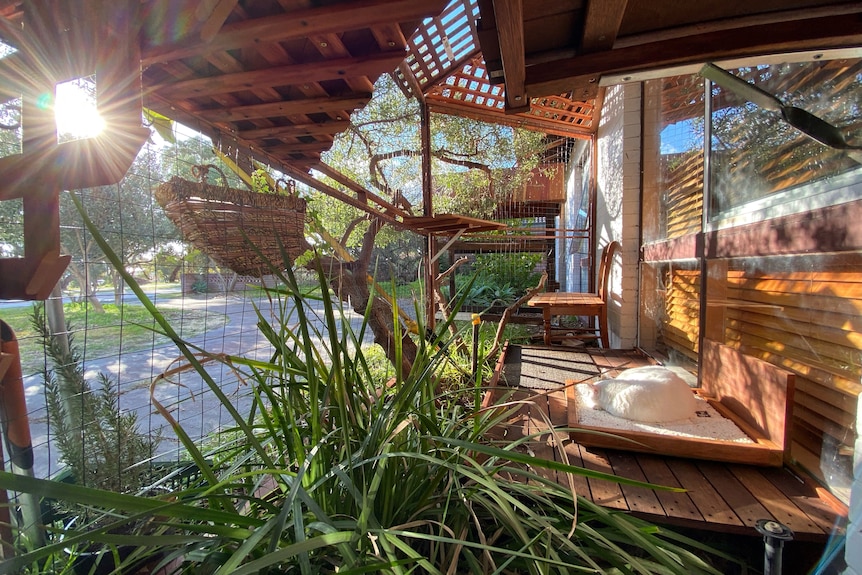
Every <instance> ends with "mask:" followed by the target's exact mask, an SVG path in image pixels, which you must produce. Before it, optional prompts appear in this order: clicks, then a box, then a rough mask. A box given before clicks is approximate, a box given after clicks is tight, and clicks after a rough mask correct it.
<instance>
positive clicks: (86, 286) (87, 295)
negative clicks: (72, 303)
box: [68, 261, 105, 313]
mask: <svg viewBox="0 0 862 575" xmlns="http://www.w3.org/2000/svg"><path fill="white" fill-rule="evenodd" d="M68 269H69V273H71V274H72V275H73V276H74V277H75V281H77V282H78V286H79V287H80V293H81V301H84V300H88V301H89V302H90V305H92V306H93V311H94V312H96V313H105V308H104V307H102V302H100V301H99V298H98V297H96V293H95V291H94V290H93V289H92V287H91V286H90V282H88V281H87V274H86V273H84V272H83V271H82V270H81V268H80V266H78V264H76V263H75V262H74V261H71V262H69V268H68Z"/></svg>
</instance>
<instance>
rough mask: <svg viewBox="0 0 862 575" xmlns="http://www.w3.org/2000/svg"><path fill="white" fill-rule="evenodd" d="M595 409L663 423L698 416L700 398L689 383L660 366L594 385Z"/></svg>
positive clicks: (620, 415) (626, 373) (633, 418)
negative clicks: (696, 397) (695, 395)
mask: <svg viewBox="0 0 862 575" xmlns="http://www.w3.org/2000/svg"><path fill="white" fill-rule="evenodd" d="M592 387H593V389H592V392H593V393H592V395H593V397H592V399H593V403H594V405H595V407H596V408H598V409H604V410H605V411H607V412H609V413H611V414H613V415H616V416H617V417H622V418H624V419H630V420H633V421H642V422H646V423H663V422H666V421H674V420H678V419H687V418H691V417H695V416H696V415H697V414H696V411H697V399H695V397H694V393H692V390H691V388H690V387H689V386H688V384H686V382H685V381H684V380H683V379H682V378H681V377H680V376H679V375H678V374H676V373H675V372H673V371H672V370H670V369H668V368H666V367H661V366H657V365H656V366H647V367H636V368H632V369H627V370H625V371H623V372H622V373H621V374H620V375H618V376H617V377H616V378H615V379H605V380H602V381H597V382H596V383H593V384H592Z"/></svg>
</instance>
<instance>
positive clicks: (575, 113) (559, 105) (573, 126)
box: [426, 54, 594, 134]
mask: <svg viewBox="0 0 862 575" xmlns="http://www.w3.org/2000/svg"><path fill="white" fill-rule="evenodd" d="M426 98H427V99H428V100H429V101H431V102H434V103H435V104H449V105H456V106H459V107H462V108H472V109H474V110H482V111H484V112H493V113H494V114H495V115H497V116H498V121H500V122H501V123H510V124H517V125H520V126H522V127H524V128H528V129H529V128H531V127H532V129H547V130H548V133H552V132H553V133H557V134H565V133H566V132H571V131H577V132H580V133H586V132H590V131H592V128H593V114H594V103H593V102H580V101H574V100H570V99H569V98H568V97H566V95H564V94H563V95H559V96H545V97H542V98H533V99H532V100H531V102H530V110H529V111H528V112H522V113H520V114H505V106H506V91H505V86H504V85H503V84H491V82H490V79H489V76H488V71H487V69H486V67H485V63H484V61H483V59H482V55H481V54H480V55H478V56H474V57H473V58H471V59H470V61H469V62H467V63H466V64H464V66H462V67H461V69H460V70H457V71H453V72H450V74H449V76H447V78H446V79H445V80H444V81H443V82H442V83H440V84H438V85H436V86H434V87H432V88H431V89H430V90H428V92H427V93H426ZM485 119H487V120H489V121H494V119H493V118H491V117H486V118H485ZM537 122H541V125H537V124H536V123H537Z"/></svg>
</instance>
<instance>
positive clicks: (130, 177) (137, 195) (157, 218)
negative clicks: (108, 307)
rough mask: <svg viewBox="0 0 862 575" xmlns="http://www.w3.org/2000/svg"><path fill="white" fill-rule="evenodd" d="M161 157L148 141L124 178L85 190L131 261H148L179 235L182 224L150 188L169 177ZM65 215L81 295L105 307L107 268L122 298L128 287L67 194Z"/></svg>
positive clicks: (97, 217) (64, 241) (65, 238)
mask: <svg viewBox="0 0 862 575" xmlns="http://www.w3.org/2000/svg"><path fill="white" fill-rule="evenodd" d="M158 160H159V158H158V156H157V155H156V154H154V153H153V151H152V149H150V148H149V147H145V148H143V149H142V151H141V153H140V154H138V157H137V158H135V161H134V162H133V164H132V167H131V169H130V170H129V172H128V173H127V174H126V176H125V177H124V178H123V180H122V181H121V182H120V183H118V184H116V185H113V186H102V187H99V188H91V189H88V190H83V191H82V192H81V196H82V197H83V199H84V202H85V204H86V205H87V212H88V213H89V214H90V217H91V218H92V219H93V221H94V222H95V223H96V225H97V226H98V227H99V229H100V230H101V231H102V233H103V235H104V236H105V238H106V239H107V240H108V241H109V242H111V245H112V246H113V247H114V249H115V250H116V251H117V253H118V254H119V255H120V256H121V257H122V258H123V263H124V264H125V265H127V266H129V265H143V264H147V263H148V261H149V260H150V259H152V257H153V256H154V254H155V253H156V252H157V251H158V250H159V249H160V248H161V247H162V246H164V245H166V244H168V243H170V242H174V241H177V240H178V239H179V234H178V231H177V229H176V228H175V227H174V226H173V225H172V224H171V223H170V222H169V221H168V219H167V217H166V216H165V215H164V212H163V211H162V210H161V209H160V208H158V206H157V204H156V202H155V200H154V199H153V194H152V191H151V190H152V188H153V186H155V185H157V184H158V183H159V182H160V181H161V179H162V178H163V177H164V176H163V174H162V170H161V166H160V164H159V161H158ZM60 221H61V222H62V226H61V233H60V241H61V245H62V249H63V251H64V253H68V254H72V263H70V265H69V272H70V273H71V274H72V276H73V277H74V278H75V281H76V283H77V284H78V287H79V289H80V291H81V297H82V298H87V299H89V300H90V302H92V304H93V306H94V308H95V309H97V310H100V309H101V304H100V303H99V302H98V299H97V298H96V297H95V289H96V287H97V280H98V279H99V276H100V275H101V274H102V273H104V270H111V271H110V272H109V273H110V279H111V283H112V285H113V286H114V297H115V301H116V302H117V303H118V304H119V303H120V301H121V298H122V292H123V285H122V280H121V278H120V274H119V273H118V272H117V271H116V270H113V269H112V268H111V267H110V266H108V265H107V262H106V261H105V259H104V254H103V253H102V251H101V250H100V249H99V247H98V246H97V245H96V243H95V241H93V239H92V237H90V235H89V234H88V233H87V231H86V229H85V228H84V226H83V223H82V222H81V219H80V215H79V214H78V211H77V210H76V209H75V206H74V205H73V204H72V201H71V199H70V198H69V197H68V195H67V194H61V198H60Z"/></svg>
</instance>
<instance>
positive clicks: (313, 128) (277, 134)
mask: <svg viewBox="0 0 862 575" xmlns="http://www.w3.org/2000/svg"><path fill="white" fill-rule="evenodd" d="M349 127H350V121H349V120H332V121H327V122H318V123H312V124H291V125H289V126H273V127H271V128H257V129H254V130H240V131H238V132H237V134H236V135H237V137H239V138H242V139H245V140H258V139H267V138H301V137H303V136H322V135H325V134H337V133H339V132H343V131H344V130H346V129H347V128H349Z"/></svg>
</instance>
